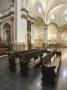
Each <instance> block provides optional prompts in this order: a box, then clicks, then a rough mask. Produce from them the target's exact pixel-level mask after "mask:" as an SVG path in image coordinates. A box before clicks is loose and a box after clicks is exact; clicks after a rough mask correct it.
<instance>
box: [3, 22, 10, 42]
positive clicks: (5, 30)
mask: <svg viewBox="0 0 67 90" xmlns="http://www.w3.org/2000/svg"><path fill="white" fill-rule="evenodd" d="M10 29H11V26H10V24H9V23H5V24H4V25H3V42H5V43H10V41H11V35H10Z"/></svg>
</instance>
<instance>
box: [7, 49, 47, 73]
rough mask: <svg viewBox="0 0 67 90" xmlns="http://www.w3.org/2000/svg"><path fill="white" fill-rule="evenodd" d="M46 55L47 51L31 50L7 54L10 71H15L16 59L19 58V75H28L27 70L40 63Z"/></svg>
mask: <svg viewBox="0 0 67 90" xmlns="http://www.w3.org/2000/svg"><path fill="white" fill-rule="evenodd" d="M44 53H45V55H46V54H47V53H48V51H47V49H31V50H25V51H11V52H9V54H8V58H9V67H10V69H11V70H13V71H15V70H16V58H19V62H20V63H19V65H20V70H21V73H22V74H24V75H28V71H29V69H31V68H32V67H34V66H36V65H37V64H40V63H41V57H42V56H43V54H44Z"/></svg>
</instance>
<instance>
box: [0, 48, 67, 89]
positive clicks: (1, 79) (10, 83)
mask: <svg viewBox="0 0 67 90" xmlns="http://www.w3.org/2000/svg"><path fill="white" fill-rule="evenodd" d="M41 77H42V75H41V73H40V67H38V68H34V69H32V70H30V73H29V76H28V77H27V78H25V77H22V75H21V74H20V68H19V66H18V65H17V70H16V72H11V71H10V70H9V64H8V57H7V56H3V57H0V90H67V49H62V57H61V67H60V70H59V75H58V78H57V81H56V84H55V86H54V87H50V86H48V87H46V86H45V85H41V83H42V82H41Z"/></svg>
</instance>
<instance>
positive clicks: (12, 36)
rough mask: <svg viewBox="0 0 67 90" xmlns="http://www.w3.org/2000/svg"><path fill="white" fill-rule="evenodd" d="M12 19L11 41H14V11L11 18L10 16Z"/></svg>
mask: <svg viewBox="0 0 67 90" xmlns="http://www.w3.org/2000/svg"><path fill="white" fill-rule="evenodd" d="M10 20H11V31H10V32H11V43H14V33H15V32H14V14H13V13H12V14H11V18H10Z"/></svg>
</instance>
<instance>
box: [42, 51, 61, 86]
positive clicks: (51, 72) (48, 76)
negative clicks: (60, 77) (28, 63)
mask: <svg viewBox="0 0 67 90" xmlns="http://www.w3.org/2000/svg"><path fill="white" fill-rule="evenodd" d="M60 63H61V51H52V52H50V53H49V54H47V55H46V56H45V57H43V58H42V65H41V73H42V83H43V84H46V85H47V84H50V85H54V84H55V80H56V76H57V74H58V71H59V68H60Z"/></svg>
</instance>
